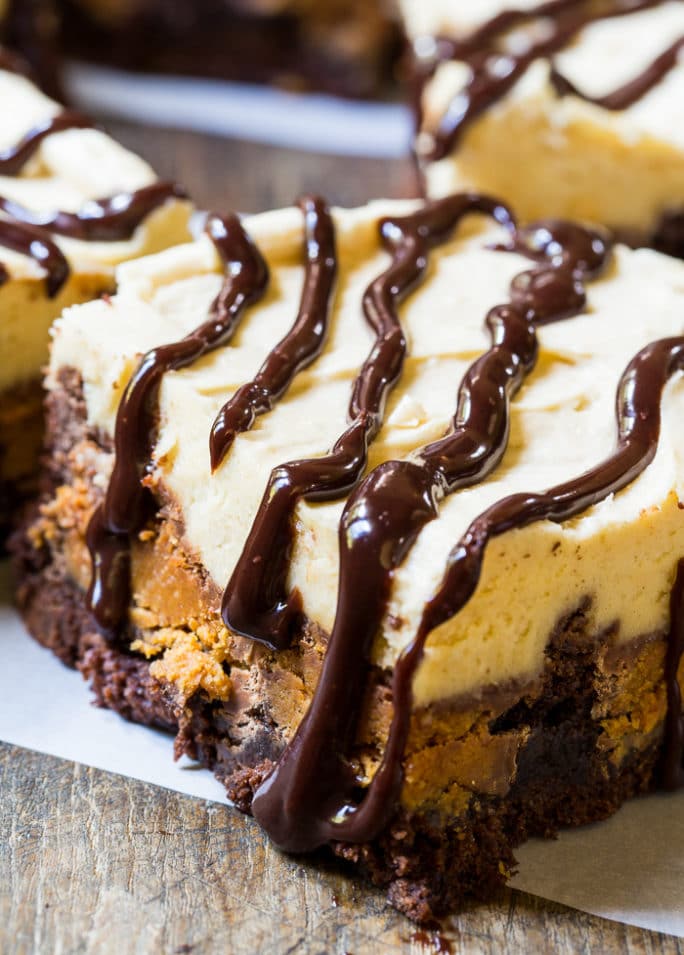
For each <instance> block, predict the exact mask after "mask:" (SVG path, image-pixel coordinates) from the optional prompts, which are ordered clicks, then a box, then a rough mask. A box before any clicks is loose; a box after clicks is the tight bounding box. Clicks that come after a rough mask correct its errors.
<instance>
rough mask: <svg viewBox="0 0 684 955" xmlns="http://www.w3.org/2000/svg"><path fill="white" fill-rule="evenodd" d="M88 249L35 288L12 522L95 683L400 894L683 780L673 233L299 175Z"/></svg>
mask: <svg viewBox="0 0 684 955" xmlns="http://www.w3.org/2000/svg"><path fill="white" fill-rule="evenodd" d="M117 280H118V291H117V294H116V295H115V296H113V297H112V298H108V299H100V300H97V301H93V302H90V303H88V304H85V305H80V306H77V307H73V308H69V309H67V310H66V311H65V313H64V315H63V316H62V318H60V319H59V320H58V322H57V323H56V326H55V335H54V345H53V349H52V356H51V362H50V367H49V374H48V379H47V386H48V390H49V399H48V404H49V433H48V444H49V448H50V457H49V472H48V474H47V475H46V478H45V486H44V489H43V497H42V501H41V503H40V506H39V507H38V508H37V509H36V511H35V513H34V514H33V516H32V517H31V518H30V519H29V520H28V521H27V523H26V525H25V527H24V529H23V531H22V533H21V534H20V535H18V536H17V537H16V539H15V545H14V546H15V556H16V565H17V569H18V574H19V602H20V606H21V608H22V612H23V614H24V618H25V620H26V622H27V624H28V626H29V628H30V629H31V631H32V633H33V634H34V635H35V637H36V638H37V639H38V640H39V641H41V642H42V643H43V644H44V645H46V646H48V647H51V648H52V649H53V650H54V651H55V652H56V653H57V654H58V655H59V656H60V657H61V658H62V659H63V660H64V661H66V662H67V663H70V664H76V665H78V667H79V668H80V669H81V671H82V672H83V674H84V676H85V677H86V678H87V679H88V680H89V682H90V684H91V686H92V687H93V690H94V692H95V695H96V698H97V700H98V701H99V702H100V703H101V704H102V705H105V706H108V707H111V708H113V709H115V710H118V711H119V712H120V713H121V714H122V715H124V716H125V717H127V718H129V719H133V720H137V721H140V722H143V723H147V724H151V725H157V726H162V727H165V728H168V729H171V730H173V731H174V732H176V733H177V737H176V748H177V752H178V753H183V752H185V753H188V754H190V755H191V756H192V757H194V758H196V759H198V760H200V761H201V762H203V763H204V764H206V765H207V766H209V767H211V768H212V769H213V770H214V772H215V773H216V775H217V776H218V778H219V779H220V780H221V781H222V782H223V783H224V784H225V786H226V791H227V793H228V795H229V796H230V797H231V799H233V800H234V801H235V803H236V804H237V805H238V806H239V807H240V808H241V809H243V810H246V811H251V812H252V813H253V814H254V816H255V817H256V819H257V820H258V821H259V823H260V824H261V825H262V826H263V827H264V828H265V830H266V831H267V832H268V833H269V835H270V836H271V837H272V838H273V839H274V840H275V842H276V843H277V844H278V845H279V846H281V847H283V848H284V849H286V850H289V851H296V852H299V851H307V850H311V849H315V848H317V847H320V846H329V847H330V848H331V850H332V851H333V852H334V853H336V854H337V855H339V856H341V857H342V858H344V859H346V860H349V861H350V862H351V863H354V864H355V865H356V866H358V868H359V869H360V870H361V871H362V872H363V873H365V874H366V875H367V876H368V877H369V878H370V879H372V880H373V881H374V882H376V883H378V884H380V885H383V886H385V888H386V890H387V893H388V898H389V900H390V901H391V903H392V904H393V905H395V906H396V907H397V908H399V909H400V910H401V911H403V912H405V913H406V914H407V915H409V916H410V917H411V918H414V919H417V920H425V919H428V918H430V917H431V916H432V915H435V914H439V913H440V912H444V911H445V910H448V909H449V908H452V907H453V906H455V905H457V904H458V903H459V901H460V900H461V899H462V898H463V897H464V896H466V895H469V894H477V895H486V894H488V893H491V892H492V891H493V890H494V889H495V887H496V886H498V885H499V884H501V883H502V882H503V881H504V880H505V879H506V877H507V875H508V873H509V872H510V871H511V869H512V867H513V866H514V864H515V863H514V856H513V850H514V848H515V846H516V845H518V844H519V843H520V842H521V841H523V840H524V839H525V838H527V837H528V836H530V835H533V834H541V835H550V834H552V833H554V832H555V831H556V830H557V829H558V828H559V827H560V826H563V825H577V824H580V823H584V822H588V821H591V820H597V819H600V818H603V817H605V816H607V815H608V814H610V813H611V812H612V811H614V810H615V809H616V808H617V806H619V805H620V803H621V802H622V801H623V800H624V799H625V798H627V797H629V796H632V795H634V794H636V793H639V792H642V791H645V790H648V789H650V788H652V787H654V786H655V785H658V784H660V783H662V784H664V785H666V786H671V787H674V786H677V785H679V783H680V781H681V776H682V769H681V761H682V743H681V715H680V703H679V683H678V672H680V658H681V652H682V646H683V643H682V641H683V639H684V618H683V610H684V563H683V562H682V558H683V557H684V516H683V511H682V507H683V504H682V465H681V462H682V451H683V446H682V435H681V420H682V415H683V414H684V376H683V375H682V369H683V368H684V308H683V306H684V264H682V263H681V262H678V261H677V260H675V259H672V258H668V257H666V256H662V255H659V254H658V253H656V252H653V251H650V250H638V251H632V250H630V249H628V248H626V247H624V246H620V245H616V246H614V247H613V246H611V245H610V243H609V241H608V239H607V238H606V236H605V235H603V234H602V233H600V232H598V231H595V230H591V229H589V228H588V227H585V226H579V225H573V224H571V223H569V222H566V221H561V220H555V219H554V220H541V221H537V222H533V223H531V224H528V225H519V224H517V223H516V220H515V219H514V217H513V214H512V213H511V211H510V210H509V209H508V208H507V207H506V206H504V205H503V204H501V203H500V202H498V201H497V200H494V199H491V198H488V197H487V196H485V195H481V194H476V193H469V194H459V195H453V196H450V197H447V198H444V199H441V200H439V201H434V202H429V203H426V204H421V203H413V202H403V203H397V202H379V203H375V204H371V205H369V206H367V207H365V208H361V209H357V210H332V211H330V210H329V209H328V208H327V206H326V204H325V203H324V202H323V201H322V200H321V199H319V198H316V197H311V196H308V197H304V198H303V199H302V200H301V201H300V203H299V207H298V208H292V209H285V210H282V211H279V212H273V213H268V214H265V215H261V216H256V217H253V218H250V219H246V220H244V221H242V222H241V221H240V220H239V219H238V218H236V217H235V216H226V217H218V216H211V217H210V218H209V220H208V223H207V228H206V233H205V234H204V235H203V236H202V237H200V238H198V239H197V240H196V241H194V242H193V243H191V244H187V245H184V246H179V247H176V248H174V249H170V250H167V251H165V252H161V253H159V254H158V255H155V256H151V257H147V258H143V259H140V260H138V261H136V262H129V263H126V264H123V265H120V266H119V268H118V272H117ZM644 303H648V306H647V307H645V305H644Z"/></svg>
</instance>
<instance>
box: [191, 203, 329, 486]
mask: <svg viewBox="0 0 684 955" xmlns="http://www.w3.org/2000/svg"><path fill="white" fill-rule="evenodd" d="M299 207H300V209H301V210H302V213H303V215H304V228H305V243H304V245H305V249H306V276H305V279H304V291H303V293H302V300H301V303H300V306H299V312H298V314H297V318H296V320H295V323H294V325H293V326H292V328H291V329H290V331H289V332H288V334H287V335H286V336H285V338H283V339H282V341H280V342H278V344H277V345H276V346H275V348H274V349H273V351H271V352H270V353H269V355H268V357H267V358H266V361H265V362H264V363H263V365H262V366H261V368H260V369H259V371H258V372H257V374H256V377H255V378H253V379H252V381H250V382H248V383H247V384H246V385H243V386H242V387H241V388H238V390H237V391H236V392H235V394H234V395H233V396H232V398H231V399H230V400H229V401H228V402H226V404H225V405H224V406H223V407H222V408H221V410H220V412H219V413H218V415H217V416H216V420H215V421H214V425H213V427H212V429H211V436H210V439H209V449H210V453H211V467H212V470H213V471H215V470H216V468H217V467H218V466H219V465H220V463H221V461H222V460H223V458H224V457H225V456H226V454H227V453H228V451H229V449H230V447H231V445H232V443H233V441H234V440H235V436H236V435H237V434H238V433H240V432H243V431H248V430H249V429H250V428H251V427H252V426H253V424H254V421H255V419H256V417H257V415H261V414H265V413H266V412H267V411H270V410H271V408H272V407H273V405H274V403H275V402H276V401H278V400H279V399H280V398H281V397H282V396H283V395H284V394H285V392H286V391H287V389H288V388H289V386H290V384H291V383H292V380H293V379H294V377H295V375H297V373H298V372H299V371H301V370H302V369H303V368H306V367H308V366H309V365H310V364H311V363H312V362H313V361H315V359H316V358H317V357H318V355H320V353H321V350H322V349H323V346H324V344H325V338H326V335H327V333H328V319H329V317H330V304H331V296H332V291H333V285H334V282H335V275H336V274H337V257H336V253H335V227H334V224H333V221H332V217H331V215H330V212H329V210H328V208H327V206H326V204H325V202H324V201H323V200H322V199H320V198H319V197H318V196H304V197H303V198H302V199H300V201H299Z"/></svg>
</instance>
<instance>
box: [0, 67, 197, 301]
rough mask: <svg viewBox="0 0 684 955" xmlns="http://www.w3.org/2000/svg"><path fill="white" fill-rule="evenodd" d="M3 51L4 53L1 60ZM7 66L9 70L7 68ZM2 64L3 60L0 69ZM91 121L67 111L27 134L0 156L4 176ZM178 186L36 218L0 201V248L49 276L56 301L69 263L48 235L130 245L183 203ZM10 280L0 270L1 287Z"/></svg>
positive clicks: (145, 190)
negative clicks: (151, 221) (151, 218)
mask: <svg viewBox="0 0 684 955" xmlns="http://www.w3.org/2000/svg"><path fill="white" fill-rule="evenodd" d="M2 52H3V51H1V50H0V54H2ZM10 62H11V61H8V63H7V64H6V65H9V63H10ZM3 63H4V60H3V59H1V58H0V67H2V65H3ZM91 126H92V123H91V122H90V120H89V119H88V118H87V117H86V116H83V115H81V114H80V113H76V112H73V111H71V110H64V111H63V112H61V113H58V114H57V115H56V116H53V117H52V118H50V119H48V120H46V121H45V122H43V123H41V124H40V125H38V126H36V127H35V128H34V129H32V130H31V131H30V132H28V133H27V134H26V135H25V136H24V137H23V139H22V140H21V141H20V142H19V143H18V144H17V145H16V146H13V147H12V148H11V149H6V150H4V151H3V152H0V175H4V176H15V175H18V174H19V173H20V172H21V170H22V169H23V167H24V166H25V165H26V163H27V162H28V161H29V159H31V157H32V156H33V155H34V154H35V153H36V151H37V149H38V147H39V146H40V144H41V143H42V142H43V140H44V139H46V137H48V136H52V135H54V134H55V133H60V132H63V131H64V130H67V129H87V128H89V127H91ZM185 197H186V193H185V191H184V190H183V189H182V188H181V187H180V186H178V185H176V184H175V183H170V182H155V183H152V184H151V185H149V186H144V187H142V188H141V189H137V190H135V191H134V192H126V193H120V194H118V195H115V196H111V197H109V198H106V199H92V200H89V201H88V202H86V203H85V204H84V206H83V208H82V209H80V210H79V211H78V212H63V211H56V212H35V211H33V210H31V209H26V208H25V207H24V206H22V205H21V204H20V203H18V202H15V201H14V200H13V199H7V198H5V197H4V196H0V210H2V212H4V213H5V215H6V216H8V217H9V218H0V246H4V247H5V248H10V249H14V251H15V252H20V253H21V254H22V255H27V256H30V257H31V258H32V259H34V261H36V262H37V263H38V264H39V265H41V266H42V267H43V268H44V269H45V271H46V272H47V280H46V285H47V292H48V295H49V296H51V297H52V296H54V295H56V294H57V292H59V290H60V289H61V287H62V286H63V285H64V282H65V281H66V280H67V278H68V276H69V263H68V261H67V259H66V257H65V256H64V254H63V252H62V251H61V250H60V248H59V246H58V245H57V244H56V243H55V242H54V241H53V240H52V238H51V236H50V233H51V232H52V233H56V234H57V235H62V236H66V237H68V238H71V239H80V240H82V241H85V242H96V241H100V242H113V241H118V240H122V239H129V238H130V237H131V236H132V235H133V233H134V231H135V229H136V228H137V227H138V226H139V225H140V223H141V222H142V221H143V220H144V219H145V218H146V217H147V216H148V215H149V214H150V213H151V212H153V211H154V210H155V209H157V208H158V207H159V206H161V205H162V204H163V203H164V202H166V201H167V200H168V199H172V198H185ZM8 278H9V275H8V272H7V269H6V268H5V267H4V266H3V265H2V264H0V285H2V284H3V283H4V282H6V281H7V279H8Z"/></svg>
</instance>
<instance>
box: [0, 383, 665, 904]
mask: <svg viewBox="0 0 684 955" xmlns="http://www.w3.org/2000/svg"><path fill="white" fill-rule="evenodd" d="M61 382H62V387H61V389H60V390H59V391H57V392H53V393H52V395H51V396H50V399H49V409H50V410H49V458H48V460H49V461H50V468H51V470H50V473H49V476H46V485H45V486H44V488H43V502H44V503H43V505H42V507H41V508H40V511H39V513H38V514H34V515H33V517H32V518H30V519H29V520H28V521H27V523H26V525H25V527H24V530H23V531H22V532H21V533H19V534H18V535H17V536H16V538H15V542H14V547H15V569H16V571H17V577H18V580H19V581H20V586H19V591H18V599H19V605H20V608H21V610H22V613H23V614H24V618H25V620H26V622H27V624H28V626H29V628H30V630H31V632H32V633H33V635H34V636H35V637H36V638H37V639H38V640H39V641H40V642H41V643H43V644H44V645H45V646H47V647H49V648H50V649H51V650H52V651H53V652H55V653H56V654H57V655H58V656H59V657H60V658H61V659H62V660H63V661H64V662H66V663H68V664H69V665H75V666H78V668H79V669H80V670H81V672H82V673H83V675H84V677H85V678H86V679H87V680H88V681H89V683H90V685H91V687H92V690H93V692H94V694H95V698H96V700H97V702H98V703H99V704H100V705H103V706H106V707H109V708H111V709H114V710H116V711H117V712H119V713H120V714H121V715H122V716H124V717H125V718H126V719H130V720H134V721H136V722H140V723H144V724H146V725H151V726H157V727H161V728H163V729H168V730H170V731H173V732H176V734H177V735H176V753H177V754H178V755H180V754H181V753H187V754H188V755H190V756H191V757H193V758H195V759H198V760H199V761H200V762H202V763H203V764H204V765H206V766H208V767H210V768H211V769H213V771H214V772H215V774H216V776H217V778H218V779H219V780H220V781H221V782H222V783H223V784H224V785H225V787H226V792H227V794H228V796H229V797H230V798H231V799H232V800H233V801H234V803H235V804H236V805H237V806H238V808H240V809H241V810H243V811H246V812H249V810H250V806H251V800H252V796H253V794H254V792H255V791H256V789H257V788H258V786H259V785H260V784H261V783H262V782H263V780H264V779H265V778H266V777H267V776H268V774H269V772H270V771H271V769H272V768H273V765H274V763H275V762H276V761H277V760H278V758H279V757H280V756H281V755H282V751H283V748H284V745H285V742H286V741H287V740H288V739H289V738H290V737H291V735H292V733H293V731H294V728H295V727H296V725H297V724H298V722H299V720H300V719H301V715H302V714H303V712H304V710H305V708H306V706H307V705H308V702H309V700H310V696H311V693H312V690H313V687H314V686H315V683H316V681H317V679H318V671H319V668H320V661H321V659H322V657H323V654H324V652H325V647H326V643H327V635H326V634H325V633H323V632H322V631H321V630H320V629H318V628H316V627H311V626H309V627H306V628H305V631H304V635H303V638H302V639H301V641H300V642H299V643H298V645H297V647H296V649H294V650H292V651H288V652H287V653H285V654H274V653H273V652H271V651H267V650H266V649H264V648H259V647H257V646H249V645H248V644H247V641H244V640H241V639H240V638H237V637H236V638H234V640H233V642H232V646H231V649H230V652H229V655H228V656H227V658H226V659H224V660H223V662H222V670H223V671H224V672H225V675H226V678H227V680H228V681H229V683H230V692H229V695H228V697H227V698H220V696H214V698H212V697H211V694H210V693H208V692H207V690H206V689H205V688H203V687H202V686H200V688H199V689H198V690H196V691H194V692H192V691H191V692H189V695H188V696H187V698H185V699H181V698H180V697H179V693H178V684H177V683H175V684H172V683H171V682H169V681H168V680H167V679H165V678H164V676H163V668H161V670H160V667H159V664H158V663H157V668H156V673H157V675H154V674H155V665H154V662H152V663H151V662H150V661H149V660H147V659H145V657H144V656H143V655H142V654H141V653H140V652H138V653H136V652H132V651H130V650H125V649H122V648H117V647H112V646H111V645H110V644H108V643H107V641H106V640H105V639H104V638H103V636H102V635H101V633H100V632H99V629H98V627H97V625H96V624H95V622H94V621H93V619H92V617H91V616H90V615H89V613H88V612H87V610H86V609H85V605H84V600H83V591H82V586H83V584H84V583H85V581H86V578H87V575H86V568H87V562H88V559H87V554H86V552H85V546H84V540H83V535H84V532H85V527H86V525H87V520H88V517H89V516H90V514H91V513H92V510H93V506H94V503H95V501H97V500H98V499H99V497H100V496H101V491H100V490H98V489H97V488H96V487H94V486H93V484H92V478H93V475H94V468H93V462H94V461H95V460H98V459H100V461H101V458H102V457H103V456H108V455H110V454H111V444H110V443H109V442H108V441H107V440H103V438H102V436H101V435H98V434H96V433H93V432H92V430H91V429H89V428H88V426H87V423H86V421H85V405H84V402H83V400H82V393H81V389H80V382H79V378H78V375H77V374H76V373H73V372H68V371H63V372H62V374H61ZM100 466H101V463H100ZM178 530H179V528H178V524H177V518H174V517H172V516H171V515H170V514H162V515H160V517H159V518H157V519H154V520H152V521H151V522H150V523H149V524H148V526H147V527H146V529H145V531H144V533H143V534H142V535H141V541H140V543H139V545H138V548H137V553H136V555H135V557H134V565H133V566H134V571H133V574H134V576H133V590H134V593H135V594H136V601H135V602H136V606H135V607H134V609H133V610H132V611H131V619H132V620H133V621H137V623H133V624H132V625H131V626H130V628H129V631H128V633H127V636H126V644H128V643H129V642H132V645H133V646H136V645H137V646H139V647H140V648H150V647H151V646H154V644H155V642H156V643H157V646H159V632H160V628H161V629H163V627H164V626H166V625H168V624H170V623H174V622H175V621H174V620H173V618H174V617H175V616H180V617H185V618H188V617H194V618H195V623H194V626H195V627H197V628H198V630H201V623H202V622H204V621H211V620H212V619H215V617H216V613H217V611H216V607H217V603H218V600H219V595H218V594H217V593H215V592H213V593H212V588H211V587H210V586H208V584H207V581H206V578H204V577H203V575H202V574H201V572H200V570H199V569H198V567H197V564H196V561H194V560H193V559H192V558H191V557H190V556H189V555H188V554H187V553H185V552H184V550H183V548H182V545H180V543H179V538H178ZM150 567H154V577H151V576H150V574H149V571H148V569H149V568H150ZM179 594H180V598H179ZM179 599H180V601H181V605H180V606H179ZM589 600H590V598H587V599H586V601H585V602H584V604H583V605H582V606H579V607H578V608H577V609H576V610H575V611H574V612H572V613H571V614H569V615H568V616H567V617H565V618H564V619H562V620H559V622H558V626H557V627H556V629H555V631H554V633H553V634H550V635H549V641H548V647H547V652H546V664H545V668H544V672H543V675H542V677H541V678H540V680H539V681H537V682H536V683H535V684H534V685H528V686H510V687H507V688H505V689H503V690H499V691H495V692H489V693H486V694H485V695H484V696H483V697H482V698H481V699H469V700H468V699H459V700H455V701H453V702H452V703H445V704H440V705H438V706H436V707H428V708H426V709H424V710H423V711H418V712H417V713H416V714H414V717H413V719H412V730H411V743H410V745H409V750H408V753H407V756H406V785H405V787H404V791H403V794H402V800H401V804H400V806H399V807H398V809H397V811H396V812H395V814H394V815H393V818H392V821H391V823H390V824H389V826H388V827H387V830H386V831H385V832H384V834H383V835H382V836H381V837H379V838H378V839H376V840H373V841H372V842H370V843H366V844H361V845H352V844H348V843H334V844H333V845H332V851H333V852H334V853H335V854H336V855H338V856H340V857H341V858H343V859H345V860H347V861H348V862H352V863H353V864H354V865H356V866H358V868H359V869H360V871H362V872H363V873H364V875H365V876H366V877H368V878H370V879H371V880H372V881H373V882H374V883H375V884H377V885H380V886H383V887H384V888H385V889H386V891H387V894H388V899H389V901H390V903H391V904H392V905H394V906H395V907H396V908H398V909H399V910H401V911H402V912H404V913H405V914H406V915H408V916H409V917H410V918H412V919H415V920H417V921H428V920H429V919H431V918H433V917H434V916H437V915H440V914H443V913H444V912H447V911H449V910H451V909H453V908H454V907H455V906H457V905H459V904H461V903H462V901H463V899H464V898H465V897H467V896H475V897H480V898H483V897H486V896H487V895H491V893H492V892H493V891H494V890H495V888H496V887H497V886H499V885H501V884H503V883H504V881H505V879H506V878H507V877H508V875H509V874H510V873H511V871H513V869H514V867H515V859H514V854H513V851H514V849H515V847H516V846H517V845H519V844H520V843H521V842H522V841H524V840H525V839H527V838H529V837H530V836H533V835H543V836H550V835H553V834H554V833H555V832H557V830H558V829H559V828H560V827H562V826H573V825H580V824H583V823H586V822H592V821H596V820H599V819H603V818H605V817H606V816H608V815H610V814H611V813H612V812H614V811H615V809H616V808H617V807H618V806H619V805H620V804H621V802H623V801H624V800H625V799H627V798H629V797H631V796H633V795H635V794H637V793H640V792H645V791H647V790H648V789H650V788H652V787H653V786H654V784H655V783H656V782H657V780H658V767H659V754H660V751H661V744H662V732H663V719H664V714H665V707H666V700H665V685H664V679H663V657H664V650H665V642H666V634H663V633H660V634H649V635H644V636H643V637H642V638H640V639H637V640H635V641H633V642H632V643H631V644H630V645H629V646H626V647H615V646H614V643H613V635H614V634H613V633H612V632H605V633H602V634H596V633H594V632H592V630H591V626H590V624H589V623H588V615H587V612H586V611H587V609H588V605H589ZM169 607H171V610H170V611H169V609H168V608H169ZM162 608H164V609H162ZM198 620H199V623H198ZM618 624H619V622H617V621H616V627H617V626H618ZM205 649H206V648H205ZM154 659H155V655H154V654H153V655H152V660H153V661H154ZM172 665H173V664H172ZM183 665H184V664H183V661H182V660H181V659H179V660H177V661H176V666H183ZM185 665H186V666H187V669H188V680H189V681H191V680H192V679H193V674H192V672H191V669H192V664H191V662H188V663H186V664H185ZM164 666H166V667H168V666H169V664H168V663H167V664H165V665H164ZM151 671H152V672H151ZM195 676H196V675H195ZM390 677H391V674H390V673H389V672H388V671H382V670H376V671H375V672H374V675H373V680H372V684H371V689H370V691H369V697H368V702H367V715H366V719H365V720H364V721H363V724H362V729H361V732H360V736H359V738H358V739H357V744H356V747H355V753H354V758H355V759H356V760H357V761H358V766H359V767H360V771H361V773H363V771H364V770H365V772H366V773H367V772H368V771H369V769H370V768H371V767H372V766H374V765H377V759H378V746H379V745H380V740H381V738H382V736H383V735H384V733H385V732H386V726H387V720H388V711H389V708H390V688H389V687H390ZM206 686H207V687H209V688H210V689H211V686H212V684H211V681H210V680H207V681H206ZM454 766H456V767H457V770H456V778H454V775H453V767H454Z"/></svg>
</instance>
